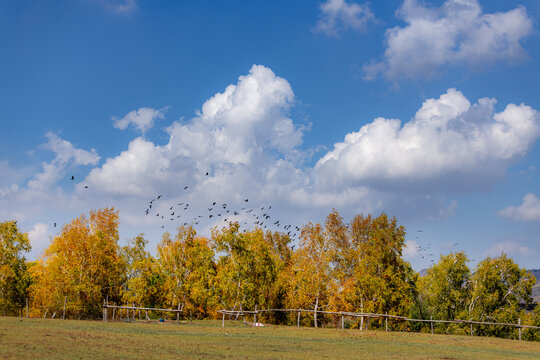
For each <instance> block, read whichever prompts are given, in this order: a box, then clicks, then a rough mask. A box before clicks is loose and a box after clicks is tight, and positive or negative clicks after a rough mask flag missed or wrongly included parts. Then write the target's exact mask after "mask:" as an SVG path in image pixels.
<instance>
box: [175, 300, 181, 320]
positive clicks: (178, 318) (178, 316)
mask: <svg viewBox="0 0 540 360" xmlns="http://www.w3.org/2000/svg"><path fill="white" fill-rule="evenodd" d="M176 323H177V324H179V323H180V303H178V311H177V312H176Z"/></svg>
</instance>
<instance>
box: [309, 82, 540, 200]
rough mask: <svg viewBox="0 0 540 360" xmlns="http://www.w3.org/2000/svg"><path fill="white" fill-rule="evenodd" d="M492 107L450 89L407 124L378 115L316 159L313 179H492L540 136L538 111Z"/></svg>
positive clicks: (443, 184) (473, 183) (404, 184)
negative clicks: (497, 109)
mask: <svg viewBox="0 0 540 360" xmlns="http://www.w3.org/2000/svg"><path fill="white" fill-rule="evenodd" d="M494 105H495V100H494V99H489V98H482V99H479V100H478V102H477V103H475V104H473V105H471V103H470V101H469V100H468V99H467V98H466V97H465V96H464V95H463V94H462V93H461V92H459V91H457V90H455V89H449V90H448V91H447V92H446V93H445V94H443V95H441V96H440V97H439V98H438V99H428V100H426V101H425V102H424V103H423V105H422V107H421V108H420V110H418V112H417V113H416V115H415V116H414V117H413V118H412V119H411V120H410V121H409V122H407V123H405V124H402V123H401V121H400V120H397V119H385V118H377V119H375V120H374V121H373V122H371V123H368V124H367V125H364V126H362V127H361V128H360V130H358V131H356V132H351V133H349V134H347V135H346V136H345V141H344V142H341V143H337V144H335V145H334V149H333V150H331V151H330V152H328V153H327V154H326V155H325V156H324V157H322V158H321V159H320V160H319V161H318V162H317V164H316V166H315V172H316V176H317V179H316V180H317V181H318V183H320V184H323V185H326V186H330V187H339V186H369V187H371V188H374V189H394V190H400V189H401V190H405V189H406V190H414V189H417V190H418V189H420V190H421V191H430V190H431V191H442V192H445V191H448V190H452V189H456V190H460V191H463V190H471V189H476V188H481V187H485V186H488V185H490V184H493V183H494V182H495V181H497V179H499V178H500V177H501V176H502V175H504V172H505V170H506V168H507V167H508V166H509V165H511V164H512V163H514V162H516V161H517V160H519V159H521V158H522V157H523V156H524V155H526V154H527V152H528V151H529V149H530V148H531V147H532V145H533V144H534V143H535V141H536V140H537V139H538V138H539V137H540V119H539V114H538V112H537V111H536V110H534V109H532V108H531V107H529V106H526V105H523V104H521V105H515V104H509V105H507V106H506V108H505V109H504V110H503V111H501V112H498V113H496V112H495V111H494ZM327 174H333V176H332V177H329V176H327Z"/></svg>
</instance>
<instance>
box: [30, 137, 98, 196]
mask: <svg viewBox="0 0 540 360" xmlns="http://www.w3.org/2000/svg"><path fill="white" fill-rule="evenodd" d="M45 136H46V137H47V139H48V141H47V143H46V144H45V145H44V148H45V149H46V150H49V151H52V152H54V153H55V155H56V156H55V158H54V159H53V160H51V161H50V162H46V163H43V164H42V165H43V171H42V172H40V173H38V174H36V175H35V176H34V178H33V179H32V180H30V181H29V182H28V187H29V188H32V189H45V188H48V187H50V186H53V185H55V184H56V183H57V182H58V180H59V179H61V178H62V177H63V176H65V169H66V167H67V166H68V165H70V164H73V165H76V166H78V165H97V163H98V162H99V159H100V157H99V155H98V153H97V151H96V150H95V149H91V150H90V151H87V150H83V149H78V148H76V147H75V146H73V144H72V143H71V142H69V141H67V140H63V139H61V138H60V137H59V136H58V135H56V134H54V133H51V132H48V133H47V134H45Z"/></svg>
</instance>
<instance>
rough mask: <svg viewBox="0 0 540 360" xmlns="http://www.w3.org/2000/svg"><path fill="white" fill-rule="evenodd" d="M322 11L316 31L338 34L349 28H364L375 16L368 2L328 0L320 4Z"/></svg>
mask: <svg viewBox="0 0 540 360" xmlns="http://www.w3.org/2000/svg"><path fill="white" fill-rule="evenodd" d="M320 8H321V13H320V16H319V21H318V22H317V26H316V27H315V31H320V32H323V33H326V34H327V35H337V34H338V33H339V32H342V31H345V30H347V29H353V30H363V29H364V28H365V27H366V25H367V23H368V22H369V21H373V20H374V19H375V16H374V15H373V13H372V12H371V9H370V8H369V5H368V4H357V3H350V4H349V3H347V2H346V1H345V0H328V1H326V2H325V3H322V4H321V5H320Z"/></svg>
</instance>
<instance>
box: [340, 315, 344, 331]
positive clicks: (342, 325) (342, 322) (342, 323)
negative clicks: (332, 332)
mask: <svg viewBox="0 0 540 360" xmlns="http://www.w3.org/2000/svg"><path fill="white" fill-rule="evenodd" d="M343 329H345V320H344V318H343V313H341V330H343Z"/></svg>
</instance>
